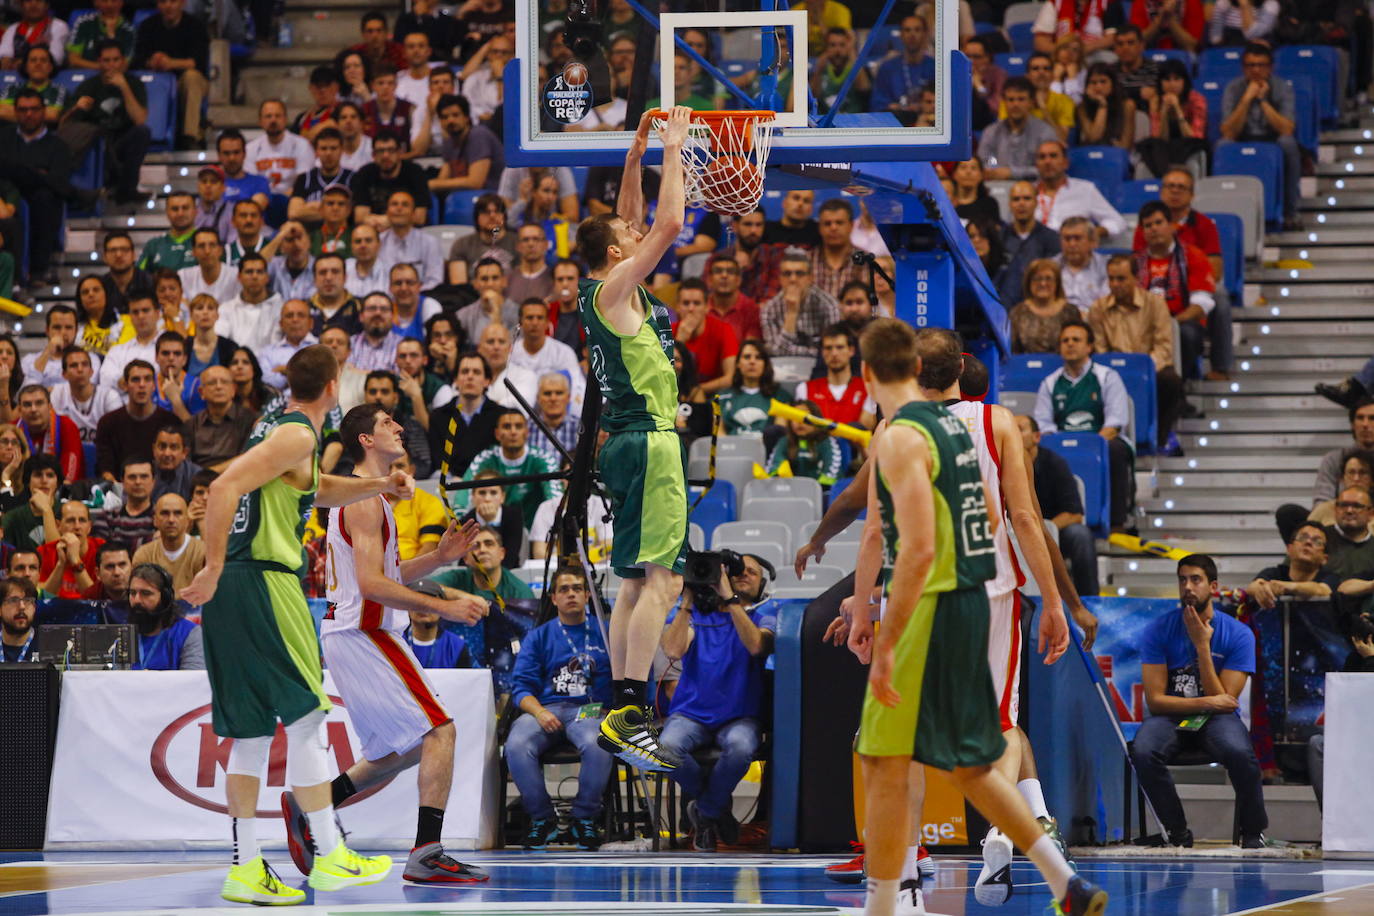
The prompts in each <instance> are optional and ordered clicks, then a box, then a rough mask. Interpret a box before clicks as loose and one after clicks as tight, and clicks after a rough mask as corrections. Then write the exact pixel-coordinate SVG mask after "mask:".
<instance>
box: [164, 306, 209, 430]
mask: <svg viewBox="0 0 1374 916" xmlns="http://www.w3.org/2000/svg"><path fill="white" fill-rule="evenodd" d="M196 298H197V299H200V298H201V297H199V296H197V297H196ZM205 298H206V299H209V297H208V296H207V297H205ZM210 301H213V300H210ZM226 342H227V341H226ZM186 366H187V358H186V338H185V337H182V336H181V335H180V334H178V333H177V332H176V331H163V332H162V333H161V334H159V335H158V336H157V393H156V394H154V395H153V403H155V404H157V406H159V407H166V408H167V409H168V410H170V411H171V412H172V413H174V414H176V415H177V418H178V419H180V420H183V421H184V420H189V419H190V418H191V414H192V413H194V412H195V411H197V410H200V409H201V408H202V407H204V406H205V402H204V401H202V400H201V397H200V373H199V372H197V373H194V374H189V373H187V371H186Z"/></svg>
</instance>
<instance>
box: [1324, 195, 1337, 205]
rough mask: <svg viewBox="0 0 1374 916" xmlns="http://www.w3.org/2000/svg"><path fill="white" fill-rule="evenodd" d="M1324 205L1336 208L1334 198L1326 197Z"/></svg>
mask: <svg viewBox="0 0 1374 916" xmlns="http://www.w3.org/2000/svg"><path fill="white" fill-rule="evenodd" d="M1326 205H1327V206H1328V207H1334V206H1336V198H1334V197H1328V198H1327V199H1326Z"/></svg>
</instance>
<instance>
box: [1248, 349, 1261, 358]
mask: <svg viewBox="0 0 1374 916" xmlns="http://www.w3.org/2000/svg"><path fill="white" fill-rule="evenodd" d="M1250 355H1251V356H1259V355H1260V348H1259V347H1251V348H1250Z"/></svg>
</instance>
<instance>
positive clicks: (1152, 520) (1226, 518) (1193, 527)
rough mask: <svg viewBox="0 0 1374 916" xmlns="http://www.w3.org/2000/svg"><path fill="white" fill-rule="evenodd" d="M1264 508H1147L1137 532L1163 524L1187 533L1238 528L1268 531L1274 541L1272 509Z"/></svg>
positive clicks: (1175, 531)
mask: <svg viewBox="0 0 1374 916" xmlns="http://www.w3.org/2000/svg"><path fill="white" fill-rule="evenodd" d="M1275 508H1277V504H1276V505H1275V506H1272V507H1270V508H1269V510H1268V511H1267V512H1206V511H1204V512H1170V513H1168V514H1159V513H1155V512H1147V513H1146V514H1145V520H1146V524H1142V525H1141V526H1140V527H1141V536H1142V537H1143V536H1144V532H1145V531H1151V532H1153V531H1154V529H1155V528H1163V529H1164V530H1165V531H1168V532H1169V533H1170V534H1187V535H1188V536H1190V537H1200V536H1207V535H1210V534H1216V535H1227V534H1230V535H1235V534H1237V533H1239V532H1249V533H1252V534H1268V535H1270V536H1272V537H1273V539H1274V542H1275V543H1278V541H1279V533H1278V530H1277V529H1276V528H1275V527H1274V509H1275Z"/></svg>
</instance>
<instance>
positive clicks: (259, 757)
mask: <svg viewBox="0 0 1374 916" xmlns="http://www.w3.org/2000/svg"><path fill="white" fill-rule="evenodd" d="M271 749H272V738H271V736H268V737H264V738H235V739H234V746H233V747H231V748H230V749H229V765H228V767H226V768H225V772H227V773H229V774H230V775H232V776H252V777H254V778H255V779H261V778H262V767H263V764H265V763H267V752H268V751H270V750H271Z"/></svg>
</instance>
